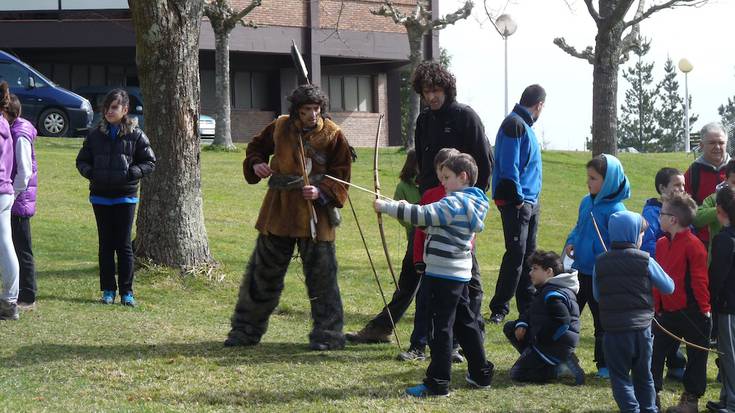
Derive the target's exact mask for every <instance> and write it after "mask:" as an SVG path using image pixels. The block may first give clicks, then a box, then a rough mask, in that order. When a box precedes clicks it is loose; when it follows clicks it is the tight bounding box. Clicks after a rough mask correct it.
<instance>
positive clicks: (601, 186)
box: [564, 154, 630, 378]
mask: <svg viewBox="0 0 735 413" xmlns="http://www.w3.org/2000/svg"><path fill="white" fill-rule="evenodd" d="M587 188H588V189H589V191H590V193H589V195H587V196H585V197H584V198H582V202H581V203H580V204H579V217H578V218H577V225H575V227H574V229H573V230H572V232H571V233H570V234H569V237H567V241H566V247H564V252H565V253H566V254H567V256H568V257H570V258H573V259H574V264H572V268H574V269H575V270H577V271H578V272H579V293H578V294H577V302H578V303H579V311H580V312H581V311H582V310H584V306H585V304H587V303H589V305H590V311H592V319H593V320H594V325H595V364H596V365H597V375H598V376H599V377H602V378H608V377H609V373H608V370H607V365H606V364H605V354H604V353H603V351H602V337H603V335H604V333H605V331H604V329H603V328H602V326H601V324H600V312H599V308H598V304H597V300H595V297H594V296H593V293H592V271H593V269H594V266H595V258H596V257H597V256H598V255H600V254H602V253H603V252H605V250H606V249H607V247H608V245H609V244H610V237H609V235H608V231H607V228H608V220H609V219H610V215H612V214H614V213H616V212H618V211H625V205H623V201H624V200H626V199H628V198H630V184H629V183H628V178H627V177H626V176H625V171H623V165H622V164H621V163H620V161H619V160H618V158H616V157H614V156H612V155H605V154H602V155H600V156H597V157H595V158H593V159H592V160H591V161H589V162H588V163H587ZM592 216H594V217H595V221H596V222H597V225H598V226H599V230H600V235H601V236H602V240H600V237H598V235H597V231H596V230H595V224H594V222H593V221H592ZM602 242H604V245H603V244H602Z"/></svg>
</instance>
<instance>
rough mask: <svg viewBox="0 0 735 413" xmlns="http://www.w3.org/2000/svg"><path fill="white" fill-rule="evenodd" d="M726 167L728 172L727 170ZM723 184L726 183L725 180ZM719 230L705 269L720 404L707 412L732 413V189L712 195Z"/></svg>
mask: <svg viewBox="0 0 735 413" xmlns="http://www.w3.org/2000/svg"><path fill="white" fill-rule="evenodd" d="M729 166H730V165H729V164H728V168H729ZM727 180H728V181H729V180H730V177H729V176H728V178H727ZM716 203H717V219H718V220H719V222H720V224H722V230H721V231H720V232H719V233H718V234H717V235H715V236H714V238H712V242H711V243H710V246H711V247H712V256H711V258H712V260H711V262H710V266H709V282H710V284H709V291H710V302H711V303H712V307H713V310H714V312H715V313H716V314H717V317H716V318H717V324H718V335H719V337H718V340H717V346H718V348H719V350H720V358H719V363H718V365H719V367H720V375H719V377H720V381H721V382H722V390H720V400H719V401H717V402H714V401H710V402H707V409H708V410H709V411H711V412H718V413H719V412H735V350H734V349H735V341H734V339H733V337H735V228H733V223H734V222H735V189H733V188H732V186H725V187H723V188H722V189H720V190H719V191H717V195H716Z"/></svg>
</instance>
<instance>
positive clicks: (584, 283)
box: [577, 273, 607, 370]
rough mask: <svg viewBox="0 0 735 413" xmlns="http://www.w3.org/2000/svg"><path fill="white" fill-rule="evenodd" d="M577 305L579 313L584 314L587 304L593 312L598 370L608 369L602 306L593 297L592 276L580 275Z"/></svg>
mask: <svg viewBox="0 0 735 413" xmlns="http://www.w3.org/2000/svg"><path fill="white" fill-rule="evenodd" d="M577 303H578V304H579V313H580V315H581V314H582V310H584V306H585V304H589V307H590V311H591V312H592V322H593V324H594V326H595V365H597V369H598V370H599V369H601V368H603V367H607V364H606V363H605V352H604V351H603V350H602V337H603V336H604V335H605V330H603V329H602V324H601V323H600V306H599V303H598V302H597V300H595V297H594V296H593V295H592V276H591V275H589V274H582V273H580V274H579V292H578V293H577Z"/></svg>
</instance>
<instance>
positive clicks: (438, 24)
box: [430, 0, 475, 30]
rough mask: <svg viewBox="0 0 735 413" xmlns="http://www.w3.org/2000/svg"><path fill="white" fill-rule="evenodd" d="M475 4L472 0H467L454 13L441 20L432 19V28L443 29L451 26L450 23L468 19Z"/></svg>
mask: <svg viewBox="0 0 735 413" xmlns="http://www.w3.org/2000/svg"><path fill="white" fill-rule="evenodd" d="M474 6H475V5H474V4H473V3H472V0H467V1H466V2H465V4H464V6H462V8H461V9H459V10H457V11H455V12H454V13H450V14H447V15H445V16H444V17H442V18H440V19H439V20H434V21H431V23H430V28H431V29H438V30H441V29H444V28H445V27H447V26H449V25H450V24H454V23H456V22H457V21H459V20H462V19H466V18H468V17H470V14H471V13H472V7H474Z"/></svg>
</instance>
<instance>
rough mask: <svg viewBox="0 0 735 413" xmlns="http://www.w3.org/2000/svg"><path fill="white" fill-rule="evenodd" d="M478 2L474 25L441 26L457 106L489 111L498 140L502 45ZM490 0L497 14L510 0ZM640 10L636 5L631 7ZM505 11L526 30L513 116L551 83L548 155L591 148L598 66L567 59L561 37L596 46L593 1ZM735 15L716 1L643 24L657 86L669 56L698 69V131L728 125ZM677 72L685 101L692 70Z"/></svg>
mask: <svg viewBox="0 0 735 413" xmlns="http://www.w3.org/2000/svg"><path fill="white" fill-rule="evenodd" d="M475 1H476V4H475V8H474V9H473V12H472V15H471V16H470V17H469V19H467V20H465V21H460V22H458V23H457V24H455V25H454V26H448V27H447V28H446V29H444V30H442V31H441V32H440V41H439V44H440V45H441V47H443V48H446V49H447V51H448V52H449V54H450V55H451V66H450V69H451V71H452V72H453V73H454V74H455V76H456V78H457V100H458V101H459V102H461V103H466V104H468V105H470V106H472V108H473V109H474V110H475V111H476V112H477V113H478V114H479V115H480V117H481V118H482V121H483V123H484V125H485V129H486V133H487V135H488V137H489V138H490V141H491V142H494V141H495V134H496V132H497V128H498V126H499V125H500V123H501V122H502V120H503V117H504V115H505V113H504V64H503V61H504V57H503V50H504V48H503V39H502V37H501V36H500V35H499V34H498V33H497V32H496V31H495V29H494V28H493V27H492V25H491V24H490V23H489V22H488V21H487V17H486V15H485V11H484V8H483V5H482V0H475ZM487 1H488V6H489V7H490V8H493V7H494V10H496V11H502V10H503V6H505V5H506V0H487ZM652 1H653V0H649V1H648V3H649V4H650V3H651V2H652ZM659 1H660V0H659ZM567 3H569V5H567ZM594 3H595V5H596V4H597V1H595V2H594ZM439 4H440V13H441V14H442V15H444V14H446V13H449V12H453V11H454V10H456V9H458V8H459V7H460V6H461V4H463V0H440V2H439ZM637 4H638V2H634V5H633V7H632V8H635V7H636V6H637ZM634 11H635V10H631V15H632V13H633V12H634ZM505 13H508V14H510V15H511V16H512V17H513V19H514V20H515V21H516V22H517V24H518V30H517V31H516V32H515V34H513V35H512V36H511V37H509V38H508V72H509V74H508V106H509V110H511V109H512V107H513V104H514V103H515V102H517V101H518V99H520V95H521V93H522V92H523V89H524V88H525V87H526V86H528V85H530V84H534V83H538V84H540V85H542V86H543V87H544V88H545V89H546V93H547V98H546V104H545V108H544V111H543V113H542V114H541V118H540V119H539V121H538V122H537V124H536V126H535V129H536V134H537V136H538V137H539V140H540V141H542V143H545V144H546V145H545V146H546V148H547V149H557V150H582V149H583V148H584V142H585V138H586V137H589V136H590V127H591V125H592V65H591V64H589V63H588V62H587V61H585V60H581V59H578V58H574V57H572V56H570V55H568V54H567V53H566V52H564V51H562V50H561V49H559V48H558V47H557V46H556V45H555V44H553V40H554V38H555V37H565V38H566V40H567V43H568V44H570V45H573V46H575V47H576V48H577V50H583V49H584V48H585V47H587V46H594V37H595V33H596V29H597V28H596V26H595V24H594V21H593V20H592V17H591V16H590V15H589V13H588V12H587V9H586V7H585V4H584V1H583V0H567V1H565V0H511V1H510V2H509V4H508V5H507V7H506V8H505ZM733 16H735V0H710V2H709V3H707V4H706V5H704V6H702V7H697V8H693V7H684V8H677V9H672V10H662V11H660V12H657V13H655V14H653V15H652V16H651V17H649V18H648V19H646V20H644V21H643V22H642V23H641V34H642V35H643V36H644V37H646V38H648V39H650V40H651V51H650V52H649V53H648V54H647V55H645V56H644V61H649V62H654V63H655V66H654V69H653V75H654V80H655V82H659V81H660V80H661V79H663V76H664V70H663V65H664V63H665V61H666V58H667V56H670V57H671V58H672V59H673V61H674V64H677V63H678V62H679V60H680V59H681V58H686V59H688V60H689V61H690V62H691V63H692V65H693V67H694V69H693V70H692V71H691V72H690V73H689V75H688V77H689V94H690V95H691V96H692V105H691V112H692V113H696V114H698V115H699V121H698V122H697V123H695V124H693V125H692V127H693V130H694V131H696V130H698V129H699V128H701V127H702V126H703V125H704V124H705V123H707V122H711V121H719V120H720V116H719V115H718V113H717V107H718V106H720V105H721V104H723V103H726V102H727V98H728V97H733V96H735V45H734V43H733V42H734V41H735V25H733V24H732V22H731V20H732V17H733ZM468 39H471V40H469V41H468ZM631 57H634V55H632V54H631ZM631 60H634V59H633V58H631ZM627 66H628V64H626V65H625V66H621V71H620V73H621V75H620V80H619V82H618V101H619V102H622V99H623V97H624V95H625V90H626V89H627V88H628V86H629V85H628V82H627V81H625V80H624V79H623V78H622V68H623V67H627ZM677 73H678V76H677V80H678V81H679V86H680V89H681V90H680V95H681V96H684V74H683V73H681V72H679V71H678V70H677ZM618 112H620V103H618Z"/></svg>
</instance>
